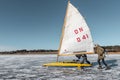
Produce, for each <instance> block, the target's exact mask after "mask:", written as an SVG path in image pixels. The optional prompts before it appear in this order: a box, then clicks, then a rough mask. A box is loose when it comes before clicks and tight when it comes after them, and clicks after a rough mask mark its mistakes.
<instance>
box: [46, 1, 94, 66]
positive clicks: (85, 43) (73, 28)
mask: <svg viewBox="0 0 120 80" xmlns="http://www.w3.org/2000/svg"><path fill="white" fill-rule="evenodd" d="M83 53H84V54H86V53H93V41H92V37H91V33H90V30H89V28H88V26H87V24H86V22H85V20H84V18H83V17H82V15H81V14H80V12H79V11H78V10H77V9H76V8H75V7H74V6H73V5H72V4H71V3H70V1H68V6H67V10H66V15H65V19H64V24H63V29H62V36H61V40H60V46H59V53H58V56H57V62H52V63H47V64H44V66H65V67H66V66H67V67H78V68H80V67H81V66H92V65H91V64H85V63H84V64H81V63H77V62H74V61H67V62H66V61H59V62H58V57H59V56H64V55H75V54H83Z"/></svg>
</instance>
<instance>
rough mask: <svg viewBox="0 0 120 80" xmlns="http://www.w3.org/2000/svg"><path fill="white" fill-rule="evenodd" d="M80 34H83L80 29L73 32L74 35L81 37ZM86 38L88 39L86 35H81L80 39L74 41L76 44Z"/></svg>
mask: <svg viewBox="0 0 120 80" xmlns="http://www.w3.org/2000/svg"><path fill="white" fill-rule="evenodd" d="M82 32H84V30H83V28H82V27H80V28H78V29H75V30H74V33H75V35H81V33H82ZM88 38H89V37H88V34H83V35H81V37H80V36H79V37H77V38H76V41H77V42H81V41H82V40H86V39H88Z"/></svg>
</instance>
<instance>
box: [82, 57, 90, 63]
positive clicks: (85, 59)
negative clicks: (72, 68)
mask: <svg viewBox="0 0 120 80" xmlns="http://www.w3.org/2000/svg"><path fill="white" fill-rule="evenodd" d="M85 61H86V62H87V63H88V64H90V61H88V60H87V57H83V61H82V63H84V62H85Z"/></svg>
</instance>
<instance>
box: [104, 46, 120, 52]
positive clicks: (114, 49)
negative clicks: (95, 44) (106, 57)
mask: <svg viewBox="0 0 120 80" xmlns="http://www.w3.org/2000/svg"><path fill="white" fill-rule="evenodd" d="M103 48H104V49H105V50H106V51H108V52H120V46H119V45H116V46H103Z"/></svg>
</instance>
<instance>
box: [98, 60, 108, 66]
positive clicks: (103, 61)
mask: <svg viewBox="0 0 120 80" xmlns="http://www.w3.org/2000/svg"><path fill="white" fill-rule="evenodd" d="M101 60H102V63H103V64H104V65H105V66H106V67H107V64H106V63H105V60H104V58H103V59H98V64H99V66H101V62H100V61H101Z"/></svg>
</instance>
